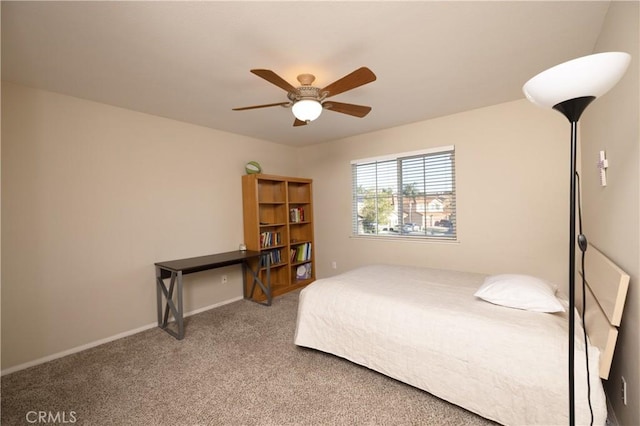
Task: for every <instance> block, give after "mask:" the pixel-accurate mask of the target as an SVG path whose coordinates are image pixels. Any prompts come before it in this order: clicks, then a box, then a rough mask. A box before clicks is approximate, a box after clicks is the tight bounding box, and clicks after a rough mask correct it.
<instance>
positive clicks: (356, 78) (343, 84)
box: [320, 67, 376, 98]
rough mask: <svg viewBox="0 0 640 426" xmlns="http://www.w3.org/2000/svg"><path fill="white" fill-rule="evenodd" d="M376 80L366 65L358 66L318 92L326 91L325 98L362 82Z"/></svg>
mask: <svg viewBox="0 0 640 426" xmlns="http://www.w3.org/2000/svg"><path fill="white" fill-rule="evenodd" d="M375 80H376V75H375V74H374V73H373V71H371V70H370V69H369V68H367V67H362V68H358V69H357V70H355V71H354V72H352V73H351V74H348V75H345V76H344V77H342V78H341V79H339V80H336V81H334V82H333V83H331V84H330V85H328V86H327V87H325V88H324V89H322V90H320V93H324V92H327V93H328V94H327V98H328V97H330V96H335V95H337V94H339V93H342V92H346V91H347V90H351V89H355V88H356V87H360V86H362V85H364V84H367V83H371V82H372V81H375Z"/></svg>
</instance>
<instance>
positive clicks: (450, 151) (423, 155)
mask: <svg viewBox="0 0 640 426" xmlns="http://www.w3.org/2000/svg"><path fill="white" fill-rule="evenodd" d="M455 151H456V150H455V146H454V145H445V146H439V147H432V148H428V149H423V150H418V151H409V152H401V153H394V154H389V155H383V156H376V157H368V158H362V159H357V160H351V162H350V165H351V175H352V182H351V198H352V205H351V236H352V237H355V238H373V239H392V240H409V241H420V242H458V239H459V229H458V223H457V222H458V221H457V182H456V152H455ZM440 156H443V158H442V159H438V158H437V157H440ZM447 156H448V157H447ZM415 159H419V160H421V162H422V164H421V165H419V166H418V167H416V168H415V170H414V168H413V167H412V166H411V165H410V162H411V161H412V160H415ZM430 160H431V161H434V164H432V166H434V165H435V167H437V168H438V167H442V168H443V170H444V171H442V170H440V171H438V170H437V169H436V170H435V171H434V172H433V173H434V175H432V177H431V178H428V177H427V170H428V165H429V164H428V163H429V161H430ZM447 161H450V165H449V166H447V165H446V163H447ZM393 162H395V163H396V164H395V166H393V164H392V163H393ZM380 165H382V166H383V168H384V167H385V166H387V165H389V167H390V170H393V168H394V167H395V174H396V175H397V177H396V180H395V185H394V186H393V187H390V188H383V187H382V186H383V185H384V184H382V185H380V186H379V185H378V181H379V180H382V178H384V177H387V178H388V177H389V176H392V175H393V173H392V174H390V175H384V169H382V170H383V171H382V173H381V172H380V167H379V166H380ZM443 165H444V166H443ZM367 166H373V169H374V174H373V175H372V176H373V177H374V180H375V183H374V187H373V188H369V189H368V190H369V191H372V190H373V191H374V195H373V197H367V196H366V195H363V193H362V192H359V189H360V188H362V184H360V182H362V180H360V181H358V172H359V171H360V172H361V173H363V174H364V173H366V172H367V171H366V169H365V167H367ZM359 167H360V169H359ZM446 167H450V169H449V171H446ZM403 169H404V170H403ZM420 169H422V172H423V177H422V180H421V181H420V180H419V179H418V184H419V185H420V189H422V193H419V194H418V195H417V198H421V203H422V204H421V208H420V210H421V211H422V213H418V209H419V207H418V203H417V201H416V196H413V197H411V198H413V205H415V208H416V210H415V213H414V214H417V215H418V217H419V219H420V222H421V223H416V221H415V220H414V217H413V215H412V213H411V212H410V213H409V218H408V222H405V220H406V218H405V215H406V206H405V203H406V198H407V195H406V194H404V192H405V191H404V190H402V191H400V190H398V188H406V187H407V185H412V184H415V183H416V180H415V177H414V178H413V183H411V182H409V181H412V179H411V176H412V172H413V173H415V172H416V170H417V171H420ZM432 170H434V169H432ZM370 173H371V172H370ZM381 174H382V177H381V176H380V175H381ZM407 176H408V177H407ZM405 177H406V178H405ZM403 178H405V179H403ZM391 180H393V178H392V179H391ZM405 182H409V183H405ZM429 186H436V187H437V186H445V187H450V189H449V190H442V191H433V190H432V191H428V190H427V188H428V187H429ZM388 189H391V196H390V200H391V204H392V205H393V206H394V207H393V209H394V210H393V211H391V213H390V214H391V216H392V217H393V216H395V220H396V221H397V225H398V228H397V229H396V230H394V229H393V228H392V227H391V226H390V225H391V223H393V222H392V221H389V222H388V225H389V226H387V227H385V228H381V225H380V224H379V223H378V221H379V219H378V217H379V216H378V214H379V211H380V210H379V207H378V200H380V199H382V200H384V199H385V198H389V197H388V196H387V195H382V196H381V194H385V193H386V194H388ZM366 199H369V200H374V204H375V206H374V207H373V208H374V209H375V210H376V213H375V217H376V220H375V221H373V222H371V221H369V223H373V225H369V226H368V227H367V226H365V224H366V223H367V221H365V220H363V216H362V215H361V214H360V213H361V209H362V207H363V206H362V205H363V204H364V203H365V200H366ZM436 201H438V202H442V203H443V205H446V207H444V210H442V211H434V210H430V208H431V204H432V203H434V202H436ZM410 204H411V203H410ZM399 206H402V208H398V207H399ZM398 210H400V212H398ZM434 212H437V213H438V214H437V215H434V214H430V215H429V218H427V214H428V213H434ZM433 216H436V217H442V219H444V220H446V223H447V225H445V226H439V223H440V220H441V219H438V220H437V221H436V220H435V219H433ZM445 217H446V219H445ZM406 223H410V224H412V225H408V226H406V227H405V225H406ZM436 224H438V226H436ZM365 228H366V229H368V230H369V231H370V232H368V231H367V230H366V229H365ZM409 228H411V229H409ZM446 228H448V229H446ZM445 229H446V230H445ZM385 231H386V232H385Z"/></svg>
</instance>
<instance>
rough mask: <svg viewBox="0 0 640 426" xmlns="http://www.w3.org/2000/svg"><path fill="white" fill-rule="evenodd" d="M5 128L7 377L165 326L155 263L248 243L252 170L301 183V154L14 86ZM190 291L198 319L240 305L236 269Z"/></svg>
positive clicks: (6, 91) (196, 282)
mask: <svg viewBox="0 0 640 426" xmlns="http://www.w3.org/2000/svg"><path fill="white" fill-rule="evenodd" d="M2 124H3V126H2V153H3V157H2V263H3V268H2V284H3V285H2V343H3V344H2V368H3V370H6V369H7V368H10V367H14V366H16V365H20V364H23V363H27V362H31V361H33V360H37V359H40V358H43V357H47V356H51V355H54V354H57V353H60V352H63V351H66V350H70V349H72V348H75V347H78V346H82V345H87V344H91V343H92V342H95V341H99V340H100V339H106V338H109V337H111V336H114V335H118V334H119V333H126V332H130V331H131V330H135V329H137V328H140V327H143V326H147V325H149V324H153V323H154V322H155V321H156V306H155V300H156V290H155V280H154V267H153V263H154V262H157V261H162V260H170V259H177V258H184V257H191V256H199V255H204V254H209V253H215V252H221V251H228V250H236V249H237V248H238V244H239V243H240V242H242V237H243V230H242V211H241V208H242V197H241V182H240V176H241V175H242V174H243V173H244V164H245V163H246V161H248V160H258V161H260V162H261V164H262V166H263V168H264V170H265V171H266V172H269V173H274V174H283V175H295V172H296V169H295V152H294V150H293V149H292V148H288V147H284V146H281V145H276V144H272V143H268V142H265V141H260V140H254V139H249V138H247V137H243V136H238V135H233V134H229V133H223V132H220V131H215V130H211V129H207V128H203V127H198V126H194V125H189V124H185V123H181V122H177V121H172V120H168V119H163V118H159V117H154V116H150V115H146V114H141V113H136V112H133V111H129V110H124V109H120V108H115V107H111V106H107V105H104V104H99V103H94V102H88V101H84V100H80V99H77V98H72V97H68V96H62V95H59V94H54V93H50V92H44V91H40V90H35V89H29V88H26V87H22V86H17V85H13V84H8V83H3V87H2ZM222 274H228V276H229V283H227V284H221V283H220V276H221V275H222ZM185 285H186V286H187V287H188V289H189V291H187V292H185V311H187V312H188V311H192V310H196V309H198V308H202V307H206V306H210V305H214V304H216V303H220V302H224V301H228V300H230V299H234V298H239V297H241V296H242V286H241V274H240V269H239V268H237V267H229V268H225V269H219V270H216V271H208V272H204V273H201V274H194V275H189V276H187V277H186V279H185Z"/></svg>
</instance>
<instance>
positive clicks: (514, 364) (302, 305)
mask: <svg viewBox="0 0 640 426" xmlns="http://www.w3.org/2000/svg"><path fill="white" fill-rule="evenodd" d="M484 278H485V276H484V275H481V274H475V273H467V272H456V271H445V270H439V269H429V268H420V267H406V266H392V265H372V266H366V267H362V268H358V269H355V270H353V271H350V272H346V273H344V274H340V275H337V276H334V277H331V278H326V279H320V280H317V281H315V282H314V283H312V284H311V285H309V286H307V287H306V288H305V289H304V290H302V292H301V293H300V301H299V306H298V317H297V325H296V334H295V344H296V345H298V346H304V347H308V348H313V349H317V350H320V351H323V352H327V353H330V354H334V355H337V356H339V357H342V358H345V359H348V360H350V361H352V362H354V363H357V364H360V365H363V366H365V367H368V368H370V369H373V370H375V371H377V372H380V373H382V374H385V375H387V376H390V377H392V378H394V379H397V380H400V381H402V382H405V383H408V384H410V385H412V386H415V387H417V388H420V389H423V390H425V391H427V392H429V393H431V394H433V395H435V396H438V397H440V398H442V399H444V400H447V401H449V402H451V403H454V404H457V405H459V406H461V407H464V408H465V409H467V410H469V411H472V412H475V413H477V414H479V415H481V416H483V417H486V418H488V419H491V420H494V421H496V422H499V423H502V424H505V425H532V424H540V425H566V424H568V423H569V402H568V401H569V396H568V388H569V386H568V378H567V376H568V373H567V368H568V338H567V332H568V320H567V313H556V314H548V313H538V312H529V311H524V310H519V309H512V308H506V307H503V306H498V305H493V304H490V303H488V302H485V301H482V300H480V299H478V298H476V297H475V296H474V293H475V291H476V290H477V289H478V288H479V287H480V285H482V283H483V280H484ZM563 303H564V304H565V306H567V305H568V304H567V303H566V298H565V299H564V300H563ZM576 315H577V314H576ZM582 333H583V331H582V327H581V326H580V322H579V321H576V349H575V364H576V368H575V386H576V392H575V404H576V417H575V419H576V424H589V422H590V419H591V417H590V411H589V406H588V400H587V390H586V388H587V378H586V373H585V356H584V338H583V335H582ZM588 349H589V366H590V378H589V382H590V384H591V403H592V407H593V414H594V424H596V425H602V424H604V423H605V421H606V415H607V411H606V402H605V401H606V400H605V396H604V391H603V388H602V382H601V381H600V378H599V377H598V358H599V352H598V349H597V348H596V347H594V346H591V345H590V346H589V348H588Z"/></svg>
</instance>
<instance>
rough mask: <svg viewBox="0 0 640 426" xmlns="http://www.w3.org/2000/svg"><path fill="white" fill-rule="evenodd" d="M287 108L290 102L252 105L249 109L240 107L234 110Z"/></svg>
mask: <svg viewBox="0 0 640 426" xmlns="http://www.w3.org/2000/svg"><path fill="white" fill-rule="evenodd" d="M278 105H281V106H285V105H289V102H278V103H275V104H265V105H252V106H247V107H240V108H233V110H234V111H244V110H247V109H256V108H267V107H272V106H278Z"/></svg>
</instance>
